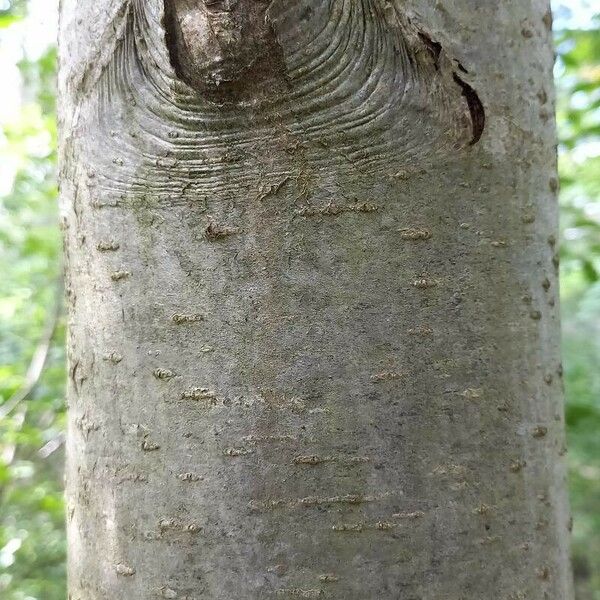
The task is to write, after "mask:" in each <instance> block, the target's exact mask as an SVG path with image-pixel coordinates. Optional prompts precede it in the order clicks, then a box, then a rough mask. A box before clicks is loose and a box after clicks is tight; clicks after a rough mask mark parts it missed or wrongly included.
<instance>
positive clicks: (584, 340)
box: [556, 15, 600, 600]
mask: <svg viewBox="0 0 600 600" xmlns="http://www.w3.org/2000/svg"><path fill="white" fill-rule="evenodd" d="M556 38H557V50H558V59H557V65H556V81H557V87H558V110H557V116H558V131H559V139H560V146H559V170H560V178H561V188H562V189H561V196H560V200H561V238H562V240H561V242H562V243H561V300H562V313H563V360H564V367H565V385H566V393H567V415H566V416H567V434H568V439H569V466H570V492H571V505H572V510H573V515H574V528H573V566H574V571H575V581H576V589H577V600H600V15H597V16H596V18H595V19H594V20H592V21H591V22H590V23H589V24H588V29H586V30H568V29H567V30H563V31H557V33H556Z"/></svg>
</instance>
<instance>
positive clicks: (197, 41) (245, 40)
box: [165, 0, 283, 94]
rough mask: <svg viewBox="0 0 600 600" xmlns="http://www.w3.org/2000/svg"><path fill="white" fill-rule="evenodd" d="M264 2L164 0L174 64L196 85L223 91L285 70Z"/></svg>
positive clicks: (185, 77) (189, 81)
mask: <svg viewBox="0 0 600 600" xmlns="http://www.w3.org/2000/svg"><path fill="white" fill-rule="evenodd" d="M269 4H270V2H269V1H266V0H165V30H166V35H167V45H168V49H169V54H170V59H171V64H172V66H173V68H174V69H175V72H176V73H177V75H178V77H179V78H180V79H182V80H183V81H185V82H186V83H187V84H188V85H190V86H191V87H192V88H194V89H196V90H198V91H203V92H211V91H212V92H218V91H220V92H221V93H223V94H228V93H233V94H235V93H236V92H239V91H241V90H244V89H246V88H248V87H250V86H252V87H255V86H256V85H257V84H258V83H264V82H265V80H270V79H273V78H274V77H276V76H277V75H278V74H280V73H281V72H282V71H283V61H282V60H280V57H281V52H280V49H279V48H278V45H277V40H276V37H275V34H274V32H273V28H272V26H271V22H270V20H269V17H268V8H269Z"/></svg>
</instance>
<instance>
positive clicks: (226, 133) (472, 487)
mask: <svg viewBox="0 0 600 600" xmlns="http://www.w3.org/2000/svg"><path fill="white" fill-rule="evenodd" d="M60 48H61V51H60V54H61V75H60V93H61V130H62V140H61V155H62V173H61V182H62V205H63V214H64V227H65V237H66V246H67V259H68V290H69V291H68V294H69V298H70V307H71V310H70V315H71V316H70V338H69V356H70V371H69V372H70V383H69V408H70V410H69V415H70V417H69V436H68V466H67V488H68V521H69V524H68V529H69V546H70V565H69V570H70V596H69V598H70V599H71V600H92V599H94V600H96V599H97V600H100V599H102V600H105V599H108V598H110V599H122V600H146V599H152V598H177V599H180V600H202V599H204V598H206V599H210V600H237V599H240V600H254V599H261V600H262V599H267V598H283V599H286V598H287V599H295V598H320V597H322V598H332V599H333V598H335V599H338V600H387V599H389V600H392V599H393V600H396V599H402V600H417V599H419V600H492V599H493V600H496V599H498V600H520V599H527V600H531V599H536V600H537V599H545V600H569V599H570V598H572V593H571V582H570V574H569V561H568V541H567V540H568V528H569V515H568V506H567V503H566V498H565V496H566V495H565V489H564V469H563V461H562V459H561V456H562V455H563V454H564V453H565V448H564V433H563V429H564V423H563V409H562V382H561V367H560V356H559V347H558V300H557V293H558V286H557V258H556V247H555V241H556V238H555V229H556V191H557V179H556V173H555V148H554V126H553V91H552V63H553V56H552V42H551V15H550V12H549V3H548V0H531V1H528V2H523V1H522V0H504V1H502V2H481V1H480V0H448V1H447V2H431V0H406V1H401V0H296V1H294V2H291V1H285V0H274V1H273V2H264V1H263V2H259V1H257V0H237V1H236V0H215V1H211V2H209V1H208V0H204V1H203V2H201V1H199V0H95V1H94V2H92V0H84V1H76V0H63V1H62V8H61V43H60Z"/></svg>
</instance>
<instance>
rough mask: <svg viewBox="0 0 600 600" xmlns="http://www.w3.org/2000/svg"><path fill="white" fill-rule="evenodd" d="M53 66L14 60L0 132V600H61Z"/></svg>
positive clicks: (16, 9)
mask: <svg viewBox="0 0 600 600" xmlns="http://www.w3.org/2000/svg"><path fill="white" fill-rule="evenodd" d="M0 7H2V9H1V10H0V43H1V41H2V35H3V33H4V31H3V30H6V29H7V28H11V27H15V26H16V25H18V23H19V22H20V20H21V19H23V17H24V16H25V9H26V3H25V2H15V1H13V2H11V3H6V2H5V3H4V4H3V3H1V2H0ZM55 65H56V52H55V50H54V49H50V50H49V51H47V52H46V53H45V54H44V55H43V56H42V57H41V58H39V59H37V60H35V61H30V60H27V59H26V58H21V60H20V63H19V68H20V71H21V75H22V82H23V93H22V105H21V109H20V115H19V116H18V118H17V119H15V120H14V121H11V122H10V123H9V124H5V126H4V127H3V129H2V130H1V131H0V163H1V164H2V166H3V167H4V170H3V171H2V174H3V176H4V177H14V179H13V183H12V188H11V189H10V191H9V192H8V193H7V194H6V195H4V196H0V265H2V269H1V270H2V273H1V279H0V598H2V599H5V600H31V599H36V600H37V599H39V600H59V599H61V600H62V599H64V598H65V595H66V594H65V550H66V547H65V536H64V525H63V522H64V506H63V494H62V462H63V457H62V446H63V436H64V427H65V419H64V380H65V366H64V364H65V352H64V350H63V345H64V344H63V340H64V318H63V317H62V314H61V310H60V309H61V307H62V306H61V304H57V302H59V301H61V300H62V287H61V261H60V250H61V236H60V230H59V228H58V214H57V212H58V211H57V206H56V196H57V192H56V183H55V181H56V173H55V164H56V152H55V148H56V125H55V93H54V77H55ZM1 101H2V100H1V99H0V102H1ZM42 366H43V369H42V368H41V367H42ZM38 374H39V377H38ZM29 388H31V390H30V392H29V394H28V395H27V396H26V397H25V398H23V399H21V398H22V396H24V393H23V392H24V391H27V390H28V389H29Z"/></svg>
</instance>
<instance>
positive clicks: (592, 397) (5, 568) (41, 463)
mask: <svg viewBox="0 0 600 600" xmlns="http://www.w3.org/2000/svg"><path fill="white" fill-rule="evenodd" d="M26 9H27V2H26V0H10V1H9V0H0V42H1V40H2V30H3V29H7V28H10V27H14V26H15V25H17V24H18V23H19V22H21V20H22V19H23V18H24V17H25V15H26ZM559 23H560V21H559ZM556 38H557V49H558V59H557V67H556V74H557V84H558V123H559V137H560V147H559V150H560V160H559V165H560V174H561V184H562V191H561V217H562V220H561V222H562V225H561V235H562V246H561V247H562V250H561V254H562V256H561V258H562V266H561V272H562V273H561V274H562V290H561V296H562V305H563V348H564V350H563V353H564V365H565V383H566V391H567V400H568V402H567V426H568V436H569V446H570V453H569V457H570V481H571V502H572V507H573V512H574V531H573V563H574V569H575V576H576V585H577V600H600V20H598V19H596V20H595V21H592V22H590V23H587V28H586V29H572V28H571V29H569V28H567V27H564V26H560V25H559V28H558V30H557V32H556ZM55 65H56V56H55V51H54V49H50V50H49V51H47V52H46V53H45V54H44V55H43V56H41V57H40V58H38V59H36V60H34V61H31V60H27V59H22V60H21V61H20V64H19V67H20V71H21V74H22V78H23V103H22V106H21V111H20V117H19V118H18V119H15V120H14V121H11V122H10V124H9V125H6V126H5V127H4V129H3V130H2V131H0V161H4V164H9V165H12V167H13V172H12V173H11V175H10V176H11V177H12V176H13V175H14V181H13V184H12V187H11V189H10V191H9V192H8V193H7V194H5V195H0V264H1V265H2V276H1V280H0V597H1V598H3V599H5V600H62V599H63V598H64V597H65V539H64V526H63V519H64V506H63V498H62V461H63V436H64V425H65V418H64V402H63V397H64V380H65V353H64V350H63V346H64V335H65V331H64V328H65V327H64V316H63V314H62V310H61V305H60V302H59V300H60V299H61V298H62V291H61V286H60V280H61V261H60V253H61V250H60V249H61V241H60V232H59V228H58V214H57V213H58V211H57V206H56V195H57V192H56V184H55V175H56V173H55V165H56V153H55V148H56V126H55V93H54V76H55ZM42 365H43V369H42V368H41V366H42ZM38 374H39V376H38ZM24 392H28V393H27V395H26V396H25V398H22V397H23V396H24V395H25V394H24Z"/></svg>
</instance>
